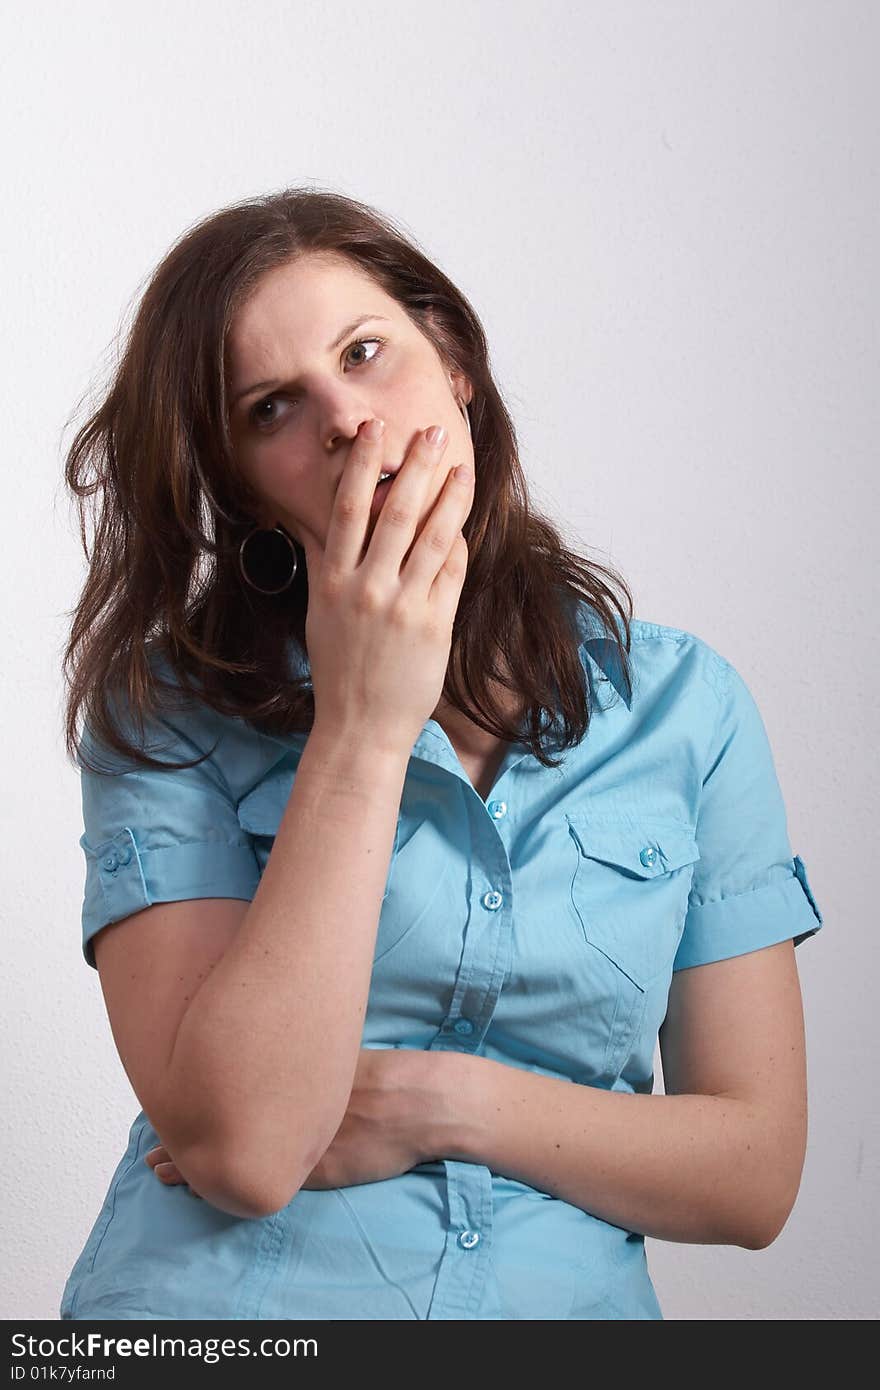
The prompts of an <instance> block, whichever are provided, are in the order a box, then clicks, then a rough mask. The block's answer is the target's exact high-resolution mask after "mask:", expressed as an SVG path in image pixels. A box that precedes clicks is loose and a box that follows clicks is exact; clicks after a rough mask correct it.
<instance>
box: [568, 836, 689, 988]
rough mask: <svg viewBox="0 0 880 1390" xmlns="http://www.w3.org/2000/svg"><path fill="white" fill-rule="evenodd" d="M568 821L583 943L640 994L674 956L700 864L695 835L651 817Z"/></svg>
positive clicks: (574, 896)
mask: <svg viewBox="0 0 880 1390" xmlns="http://www.w3.org/2000/svg"><path fill="white" fill-rule="evenodd" d="M566 820H567V821H568V824H569V830H570V833H571V835H572V837H573V838H574V840H575V842H576V844H577V847H578V851H579V853H578V857H577V860H576V865H575V872H574V878H573V880H572V885H571V897H572V903H573V905H574V908H575V911H576V913H577V915H578V918H579V919H580V923H581V926H582V928H583V933H584V937H585V938H586V941H587V943H588V944H589V945H590V946H591V947H593V948H595V950H597V951H601V952H602V954H603V955H604V956H606V957H607V958H608V959H609V960H610V961H611V962H612V963H613V964H614V965H615V966H616V967H617V969H618V970H619V971H622V972H623V974H624V975H625V976H626V977H627V979H628V980H630V981H631V982H632V984H634V985H635V986H636V987H637V988H638V989H639V990H644V989H645V988H646V986H647V985H648V984H650V982H651V981H652V980H654V979H655V978H656V977H657V976H658V975H659V974H660V973H661V972H663V971H665V970H667V969H669V968H671V966H672V962H673V960H674V958H675V953H676V950H677V949H678V943H679V941H680V939H681V934H682V931H683V929H684V921H685V917H686V915H687V903H688V894H689V893H690V887H691V881H692V878H693V865H694V864H695V863H696V861H697V860H698V859H699V857H700V851H699V847H698V845H697V841H696V837H695V834H694V831H693V829H691V828H690V827H689V826H687V825H683V824H680V823H676V822H664V821H662V820H656V821H655V820H653V819H652V818H650V817H646V818H641V817H636V816H634V817H632V818H631V819H630V818H623V817H621V818H620V819H616V818H615V819H609V818H602V817H594V816H592V815H590V813H589V812H582V813H580V812H579V813H577V814H569V815H566Z"/></svg>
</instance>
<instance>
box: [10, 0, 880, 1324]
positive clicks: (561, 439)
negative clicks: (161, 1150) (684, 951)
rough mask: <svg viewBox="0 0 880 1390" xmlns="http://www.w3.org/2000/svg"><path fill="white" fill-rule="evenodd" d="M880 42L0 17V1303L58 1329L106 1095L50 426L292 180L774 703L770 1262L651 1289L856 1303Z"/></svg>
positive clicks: (124, 6) (71, 580)
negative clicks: (797, 942)
mask: <svg viewBox="0 0 880 1390" xmlns="http://www.w3.org/2000/svg"><path fill="white" fill-rule="evenodd" d="M878 41H880V6H878V5H877V4H871V3H869V0H865V2H864V3H857V0H822V2H821V3H820V2H819V0H812V3H807V0H786V3H774V0H738V2H737V3H733V0H702V3H696V0H694V2H693V3H686V2H685V0H671V2H670V3H648V0H644V2H643V3H620V0H618V3H616V4H614V5H612V6H609V5H606V4H604V3H595V2H594V3H583V2H582V3H580V4H579V5H571V4H568V3H561V0H543V3H542V5H541V6H540V7H539V6H536V5H534V4H531V3H530V4H524V3H512V2H511V0H481V2H480V3H479V4H474V3H465V2H464V0H446V2H445V3H444V4H443V5H442V6H436V5H428V4H425V5H423V6H419V5H418V4H417V5H415V6H413V5H412V4H411V3H406V2H405V0H393V2H392V3H385V4H378V3H372V2H371V0H365V3H361V4H358V5H352V4H348V3H346V4H333V3H329V4H327V5H323V6H317V5H313V4H306V3H302V0H299V3H296V2H294V3H290V0H286V2H285V3H268V0H246V3H245V0H197V2H196V3H193V2H192V0H190V3H181V0H174V3H169V0H151V4H150V5H149V7H147V8H145V7H144V6H143V5H140V4H138V5H135V4H133V3H131V0H114V2H113V3H110V0H107V3H99V2H98V0H80V3H79V4H77V5H76V6H62V5H61V4H47V3H40V2H39V0H38V2H37V3H34V0H29V3H28V5H27V6H16V7H14V8H13V7H12V6H10V7H8V8H7V9H6V10H5V17H4V18H3V20H2V39H0V92H2V104H3V112H2V123H0V128H2V132H3V133H2V136H0V139H2V155H3V170H4V188H3V199H2V209H3V210H2V232H0V235H2V243H0V246H2V267H3V268H2V280H3V301H4V306H5V312H4V315H3V325H4V331H3V333H2V337H0V372H2V382H3V391H4V401H5V403H4V408H3V416H2V418H3V424H4V432H5V440H4V448H3V462H2V478H3V481H4V494H5V499H6V506H5V508H4V520H3V526H2V545H0V567H2V575H0V582H2V594H3V603H2V630H0V642H2V651H3V653H4V663H3V679H2V689H0V716H2V717H0V729H2V739H3V747H2V768H3V773H4V778H5V785H6V796H5V808H6V812H7V818H6V822H5V827H4V833H3V835H2V837H0V883H2V893H0V916H2V928H3V936H4V941H5V957H4V970H3V978H2V992H3V997H2V1024H0V1026H2V1030H3V1034H4V1057H5V1066H4V1068H3V1073H4V1082H3V1097H2V1100H3V1125H2V1139H0V1145H2V1149H0V1162H2V1172H3V1175H4V1176H3V1194H4V1198H3V1206H4V1212H3V1225H4V1232H3V1239H2V1244H3V1249H4V1251H5V1254H4V1257H3V1259H2V1263H0V1316H2V1317H3V1318H4V1319H16V1318H51V1319H55V1318H57V1317H58V1302H59V1298H60V1294H61V1289H62V1286H63V1283H64V1280H65V1278H66V1276H67V1273H68V1271H69V1269H70V1266H71V1265H72V1263H73V1260H74V1259H75V1257H76V1255H77V1254H78V1253H79V1251H80V1249H81V1247H82V1244H83V1242H84V1240H85V1237H86V1235H87V1233H88V1231H89V1229H90V1228H91V1224H92V1222H93V1220H94V1218H95V1216H96V1214H97V1212H98V1209H99V1207H100V1204H101V1202H102V1200H103V1197H104V1194H105V1191H106V1188H107V1184H108V1182H109V1180H110V1177H111V1175H112V1172H113V1170H114V1168H115V1166H116V1163H117V1161H118V1158H119V1156H120V1154H121V1152H122V1150H123V1148H124V1145H125V1141H126V1137H127V1133H128V1127H129V1124H130V1122H131V1120H132V1118H133V1117H134V1115H135V1114H136V1113H137V1110H138V1108H139V1106H138V1103H137V1100H136V1098H135V1097H134V1094H133V1092H132V1091H131V1089H130V1087H129V1084H128V1082H127V1080H126V1078H125V1074H124V1072H123V1070H122V1066H121V1063H120V1062H119V1059H118V1057H117V1054H116V1051H115V1047H114V1044H113V1041H112V1037H111V1034H110V1029H109V1024H108V1022H107V1017H106V1012H105V1009H104V1003H103V998H102V995H101V991H100V985H99V980H98V976H97V974H96V973H94V972H92V971H91V970H89V969H88V967H87V966H86V965H85V964H84V962H83V960H82V956H81V954H80V935H79V933H80V921H79V913H80V904H81V894H82V885H83V874H84V864H83V861H82V857H81V851H80V849H79V847H78V844H77V840H78V837H79V835H80V833H81V829H82V826H81V822H80V801H79V782H78V777H77V774H76V771H75V769H74V768H73V766H72V765H71V764H69V763H68V762H67V760H66V758H65V755H64V753H63V750H62V735H61V695H62V682H61V677H60V655H61V651H62V648H63V644H64V640H65V637H66V632H67V622H68V618H67V614H68V612H69V610H71V609H72V607H73V605H74V604H75V602H76V598H77V595H78V593H79V587H80V584H81V582H82V577H83V574H84V569H85V562H84V559H83V556H82V553H81V551H80V549H79V543H78V539H77V535H76V528H75V522H74V512H73V510H72V508H71V507H70V506H69V505H68V504H67V502H66V493H65V489H64V486H63V482H62V481H61V479H62V467H63V454H64V451H65V450H66V448H67V447H69V444H70V442H71V439H72V435H73V428H72V427H71V426H69V425H68V421H69V420H70V419H72V418H75V419H76V423H80V421H81V415H82V412H80V413H79V414H77V407H78V403H79V401H80V398H81V395H82V393H83V392H85V391H87V390H88V389H90V388H91V387H93V386H95V385H97V384H99V383H100V381H101V380H102V379H103V377H104V374H105V371H106V370H108V369H109V366H110V365H111V360H112V340H113V336H114V334H115V333H116V331H117V329H118V328H119V326H120V323H121V321H122V319H123V316H124V315H125V314H126V313H127V311H128V309H129V307H130V305H131V303H133V301H134V299H135V297H136V296H137V295H138V294H139V291H140V289H141V288H142V286H143V284H144V283H145V280H146V277H147V275H148V273H149V272H150V271H151V270H152V268H153V266H154V265H155V264H156V262H157V261H158V260H159V259H160V258H161V257H162V256H163V255H164V253H165V252H166V250H167V249H168V247H169V246H170V244H171V242H172V241H173V240H174V239H175V238H176V237H177V236H178V235H179V233H180V232H181V231H182V230H183V228H184V227H186V226H188V225H190V224H191V223H192V222H194V221H195V220H197V219H199V218H201V217H202V216H204V215H206V214H207V213H209V212H212V211H214V210H215V209H217V208H219V207H221V206H222V205H224V204H225V203H228V202H231V201H233V200H236V199H239V198H242V197H245V196H250V195H253V194H256V193H260V192H266V191H269V190H273V189H278V188H280V187H282V186H284V185H286V184H291V183H297V182H303V181H307V182H308V181H311V182H313V183H315V184H320V185H322V186H327V187H331V188H334V189H335V190H337V191H340V192H343V193H348V194H350V195H352V196H355V197H357V198H360V199H363V200H365V201H367V202H370V203H373V204H375V205H376V206H377V207H379V208H381V209H383V210H385V211H388V212H390V213H391V214H392V215H393V216H395V217H398V218H400V219H402V220H403V222H404V224H405V225H406V226H407V227H408V228H409V229H410V230H411V232H412V234H413V235H415V237H416V238H417V239H418V240H419V242H420V243H421V244H422V246H423V247H424V248H425V250H426V251H427V252H428V254H429V255H431V256H432V257H433V258H434V259H435V260H436V261H437V262H438V263H439V264H440V265H441V266H442V268H443V269H444V270H445V271H446V272H447V273H448V274H449V275H450V276H451V277H452V278H453V279H454V280H455V281H456V282H457V283H458V284H459V285H460V286H461V288H462V289H463V290H464V292H465V293H466V294H467V295H468V297H469V298H470V299H471V300H472V302H473V303H474V305H475V307H476V309H477V311H478V313H480V314H481V316H482V318H483V322H484V324H485V327H486V331H487V333H488V336H489V340H490V343H491V344H492V354H493V363H494V367H495V370H496V373H497V378H498V381H499V384H500V386H501V388H502V390H503V392H504V394H505V397H506V399H507V402H508V405H509V407H510V408H511V410H512V412H513V414H514V418H515V422H516V424H517V427H518V430H519V432H520V439H521V444H522V450H523V459H524V462H525V465H526V469H527V472H528V475H529V477H530V479H531V482H532V484H533V488H534V495H535V500H536V501H537V502H538V504H539V505H540V506H543V507H545V508H546V509H547V510H548V511H549V512H550V514H551V515H553V516H554V517H556V518H557V519H558V520H560V521H561V522H562V523H563V530H564V533H565V534H566V535H567V537H568V539H569V540H572V541H575V540H576V541H578V542H580V543H581V544H582V545H584V546H588V547H590V548H591V549H592V550H593V553H594V554H595V556H596V558H599V559H600V560H601V559H602V558H603V556H604V557H605V558H606V559H608V560H610V561H611V562H612V563H613V564H614V565H615V566H616V567H618V568H619V569H620V570H621V571H622V573H623V574H624V575H625V576H626V577H627V579H628V581H629V582H630V584H631V586H632V588H633V591H634V594H635V598H636V616H637V617H641V618H645V619H648V620H650V621H655V622H662V623H667V624H670V625H673V626H678V627H683V628H685V629H687V630H689V631H691V632H695V633H697V634H698V635H699V636H701V637H703V638H704V639H705V640H706V641H708V642H709V643H710V644H712V645H713V646H715V647H716V648H718V649H719V650H720V651H721V652H722V654H723V655H725V656H726V657H727V658H728V659H729V660H730V661H732V662H733V663H734V665H735V666H736V667H737V668H738V669H739V671H740V672H741V673H742V674H743V676H744V678H745V679H746V680H747V682H748V683H749V685H750V687H751V689H752V691H753V692H754V694H755V697H756V699H757V700H758V703H759V706H760V708H761V711H762V714H763V716H764V719H765V723H766V725H767V728H768V732H769V735H770V739H771V743H772V746H773V749H774V754H775V757H776V762H777V769H778V772H779V776H780V781H781V784H782V788H783V792H784V794H785V798H786V804H787V807H788V814H789V829H790V833H791V838H792V843H793V847H794V850H795V851H796V852H797V853H800V854H801V855H802V857H803V858H804V860H805V862H806V864H807V866H808V869H809V872H810V878H811V883H812V886H813V888H814V890H815V893H816V896H817V900H818V902H819V904H820V907H821V909H822V911H823V913H824V915H825V919H826V925H825V927H824V929H823V931H822V932H820V933H819V935H818V936H816V937H814V938H812V939H811V940H810V941H809V942H807V943H806V944H805V945H804V946H803V947H800V948H799V949H798V952H797V960H798V965H799V968H800V973H801V980H802V985H803V992H804V1000H805V1008H806V1017H807V1036H808V1049H809V1079H810V1139H809V1152H808V1156H807V1161H806V1167H805V1171H804V1175H803V1182H802V1186H801V1193H800V1197H799V1201H798V1204H797V1207H796V1208H795V1211H794V1213H793V1215H792V1217H791V1219H790V1220H789V1223H788V1225H787V1226H786V1228H785V1230H784V1232H783V1233H782V1235H781V1236H780V1237H779V1239H778V1240H777V1241H776V1242H775V1243H774V1244H773V1245H772V1246H770V1247H769V1248H768V1249H767V1250H764V1251H760V1252H749V1251H745V1250H742V1249H740V1248H738V1247H719V1246H686V1245H678V1244H674V1243H666V1242H661V1241H657V1240H653V1239H649V1240H648V1242H647V1249H648V1259H649V1264H650V1268H651V1271H652V1275H653V1278H654V1282H655V1285H656V1288H657V1291H658V1295H659V1297H660V1301H661V1304H662V1306H663V1309H664V1313H665V1316H666V1317H667V1318H669V1319H676V1318H689V1319H704V1318H705V1319H710V1318H711V1319H716V1318H717V1319H745V1318H760V1319H783V1318H784V1319H789V1318H793V1319H805V1318H834V1319H837V1318H843V1319H850V1318H858V1319H868V1318H875V1317H876V1316H877V1313H878V1303H880V1298H878V1278H877V1234H878V1232H877V1215H876V1214H877V1210H878V1188H880V1182H878V1143H877V1140H878V1133H877V1131H878V1125H877V1103H876V1098H877V1089H876V1077H875V1071H876V1068H875V1057H876V1054H877V1046H878V1041H880V1040H878V1029H877V1023H876V989H877V964H878V962H877V950H876V906H875V904H874V902H873V899H874V898H875V897H876V892H875V891H873V890H874V882H873V880H874V878H875V874H876V870H875V865H874V850H875V835H876V829H877V822H876V816H877V797H876V787H877V779H878V771H880V769H878V763H877V756H876V745H875V740H874V737H873V735H874V730H875V719H874V716H873V715H872V714H871V710H872V709H873V706H874V701H875V699H876V686H875V681H876V679H877V675H878V663H877V653H876V640H877V629H876V626H875V623H874V621H873V620H874V613H875V610H876V587H875V586H876V570H875V568H874V566H873V564H872V561H873V559H874V554H875V544H874V543H875V540H876V519H877V482H876V479H877V473H878V463H880V458H878V447H877V446H878V389H877V380H878V377H877V369H878V366H880V362H878V355H880V354H878V309H880V305H878V276H877V260H876V252H877V245H878V217H877V211H878V207H880V187H878V184H880V178H878V169H880V162H878V161H880V140H878V132H880V124H878V100H877V96H876V67H877V53H878ZM658 1066H659V1063H658ZM657 1075H658V1084H659V1078H660V1073H659V1069H658V1073H657Z"/></svg>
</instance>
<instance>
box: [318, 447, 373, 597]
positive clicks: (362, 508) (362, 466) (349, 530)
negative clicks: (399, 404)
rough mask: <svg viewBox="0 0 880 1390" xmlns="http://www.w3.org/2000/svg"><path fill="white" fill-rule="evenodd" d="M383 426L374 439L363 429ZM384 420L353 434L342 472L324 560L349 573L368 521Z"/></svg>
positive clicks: (358, 552)
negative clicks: (353, 438)
mask: <svg viewBox="0 0 880 1390" xmlns="http://www.w3.org/2000/svg"><path fill="white" fill-rule="evenodd" d="M375 424H379V425H381V426H382V428H381V429H380V431H379V433H378V437H377V438H376V439H371V438H370V437H369V435H368V434H367V433H366V432H365V431H366V428H367V426H368V425H369V426H372V425H375ZM383 435H384V422H382V421H369V420H367V421H365V422H364V424H363V425H361V427H360V429H359V430H358V432H357V435H356V436H355V441H354V443H353V445H352V446H351V452H350V454H349V456H348V461H347V463H346V465H345V468H344V469H343V471H342V477H341V478H340V480H339V486H338V488H337V490H336V497H335V499H334V502H333V510H332V512H331V514H330V525H329V526H328V528H327V542H326V546H325V549H324V561H325V562H326V563H329V565H330V566H331V568H332V569H334V570H338V571H342V572H349V571H350V570H353V569H355V568H356V566H357V564H358V562H359V560H360V557H361V552H362V551H363V548H364V540H365V538H366V534H367V527H368V525H369V521H370V504H371V502H372V501H373V494H374V493H375V491H376V483H377V481H378V478H379V474H380V473H381V471H382V460H383V453H382V441H383Z"/></svg>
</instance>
